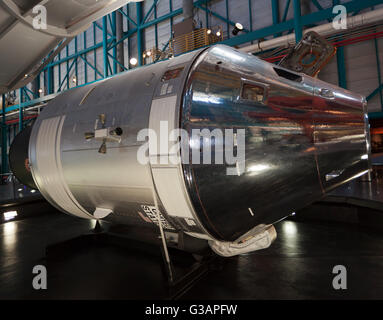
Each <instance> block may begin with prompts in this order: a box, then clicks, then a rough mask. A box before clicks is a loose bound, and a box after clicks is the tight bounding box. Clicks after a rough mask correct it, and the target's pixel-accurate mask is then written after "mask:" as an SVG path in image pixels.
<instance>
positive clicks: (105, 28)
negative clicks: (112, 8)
mask: <svg viewBox="0 0 383 320" xmlns="http://www.w3.org/2000/svg"><path fill="white" fill-rule="evenodd" d="M102 39H103V41H102V48H103V58H104V78H107V77H108V74H109V70H108V65H109V58H108V20H107V17H106V16H104V17H103V18H102Z"/></svg>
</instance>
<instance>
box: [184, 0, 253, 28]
mask: <svg viewBox="0 0 383 320" xmlns="http://www.w3.org/2000/svg"><path fill="white" fill-rule="evenodd" d="M194 6H195V7H196V8H198V9H201V10H204V11H206V12H207V13H209V14H211V15H212V16H214V17H216V18H218V19H220V20H222V21H223V22H226V23H227V25H232V26H233V27H234V26H235V22H233V21H231V20H229V19H226V18H225V17H223V16H221V15H219V14H218V13H216V12H214V11H212V10H210V9H208V8H205V7H203V6H201V5H200V4H199V3H198V1H197V2H195V3H194ZM181 10H182V9H181ZM243 31H244V32H249V30H247V29H245V28H244V29H243Z"/></svg>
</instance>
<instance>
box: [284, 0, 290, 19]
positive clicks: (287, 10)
mask: <svg viewBox="0 0 383 320" xmlns="http://www.w3.org/2000/svg"><path fill="white" fill-rule="evenodd" d="M290 3H291V0H287V2H286V6H285V10H284V11H283V17H282V22H285V21H286V19H287V14H288V13H289V9H290Z"/></svg>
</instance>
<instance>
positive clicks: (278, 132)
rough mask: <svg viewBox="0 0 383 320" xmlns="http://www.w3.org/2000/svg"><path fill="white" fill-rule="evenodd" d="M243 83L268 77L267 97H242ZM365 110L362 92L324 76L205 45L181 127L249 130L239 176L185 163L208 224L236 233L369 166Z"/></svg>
mask: <svg viewBox="0 0 383 320" xmlns="http://www.w3.org/2000/svg"><path fill="white" fill-rule="evenodd" d="M245 83H255V84H258V86H263V88H264V96H265V99H264V101H262V102H259V101H249V100H245V99H243V97H241V87H243V86H244V84H245ZM365 112H366V110H365V105H364V98H363V97H362V96H360V95H357V94H353V93H351V92H349V91H347V90H344V89H341V88H338V87H336V86H333V85H329V84H327V83H325V82H323V81H320V80H318V79H314V78H311V77H309V76H306V75H303V74H296V73H293V72H290V71H288V70H286V69H281V68H280V67H277V66H274V65H271V64H269V63H265V62H263V61H261V60H259V59H257V58H255V57H252V56H249V55H247V54H244V53H242V52H239V51H237V50H234V49H232V48H228V47H224V46H215V47H212V48H211V49H209V50H208V51H206V52H204V53H203V54H202V55H201V56H200V57H199V58H198V61H197V62H196V63H195V64H194V67H193V70H192V71H191V73H190V75H189V79H188V83H187V88H186V91H185V96H184V102H183V113H182V127H183V128H185V129H186V130H187V131H188V132H191V131H192V130H193V129H203V128H210V129H213V128H220V129H222V130H224V129H228V128H233V129H235V130H238V129H241V128H245V129H246V169H245V172H244V173H243V174H242V175H241V176H229V175H226V167H225V166H224V165H203V164H200V165H198V164H190V165H185V166H184V168H185V176H186V179H185V181H187V182H188V186H189V193H190V195H191V197H192V199H193V204H194V207H195V208H196V210H197V212H198V214H199V217H200V219H201V221H203V223H204V225H205V227H206V228H207V229H208V230H209V232H210V233H211V234H213V235H214V236H215V237H216V238H218V239H223V240H234V239H236V238H238V237H239V236H240V235H241V234H243V233H245V232H246V231H248V230H249V229H250V228H252V227H254V226H256V225H258V224H261V223H275V222H276V221H278V220H279V219H281V218H283V217H285V216H287V215H289V214H291V213H292V212H294V211H295V210H297V209H299V208H302V207H304V206H306V205H308V204H309V203H311V202H313V201H315V200H318V199H320V198H321V197H322V196H323V195H324V194H325V193H326V192H327V191H329V190H331V189H332V188H334V187H335V186H337V185H340V184H342V183H344V182H346V181H348V180H349V179H351V178H353V177H355V176H357V175H359V174H361V173H363V172H366V170H367V169H368V166H369V163H368V153H369V152H368V150H367V143H366V142H367V137H366V123H365ZM211 143H212V145H213V146H214V147H215V148H219V147H222V146H221V145H219V144H220V143H222V141H215V142H214V141H211ZM196 148H200V146H198V145H197V146H196ZM326 176H327V177H329V176H331V178H330V179H329V178H327V179H326ZM249 208H250V209H251V213H252V214H251V213H249Z"/></svg>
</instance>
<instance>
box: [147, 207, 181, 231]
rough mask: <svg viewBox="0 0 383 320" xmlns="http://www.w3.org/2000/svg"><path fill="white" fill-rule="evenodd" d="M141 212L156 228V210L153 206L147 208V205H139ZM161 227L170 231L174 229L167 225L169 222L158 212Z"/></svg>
mask: <svg viewBox="0 0 383 320" xmlns="http://www.w3.org/2000/svg"><path fill="white" fill-rule="evenodd" d="M141 208H142V210H143V211H144V212H145V214H146V216H147V217H148V218H149V219H150V220H151V221H152V222H153V223H155V224H156V225H157V226H158V225H159V224H158V223H159V222H158V215H157V208H156V207H154V206H147V205H141ZM159 216H160V221H161V226H162V228H164V229H170V230H174V228H173V227H172V226H171V225H170V224H169V222H168V221H167V220H166V219H165V218H164V216H163V215H162V213H161V212H159Z"/></svg>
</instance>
